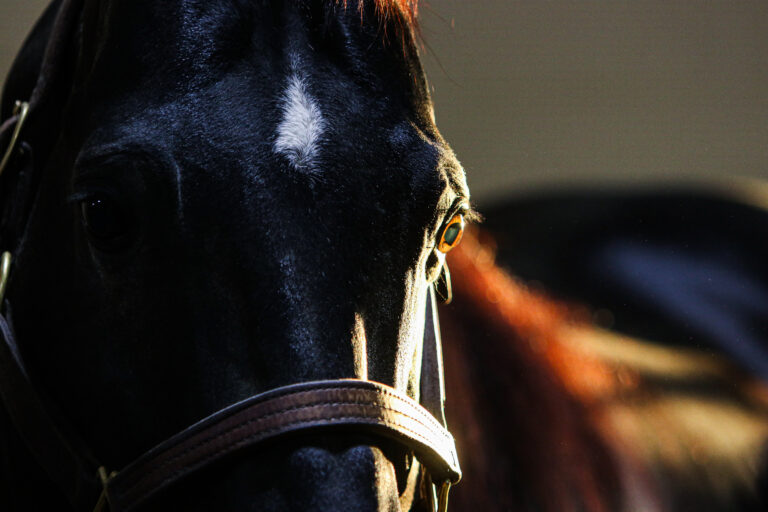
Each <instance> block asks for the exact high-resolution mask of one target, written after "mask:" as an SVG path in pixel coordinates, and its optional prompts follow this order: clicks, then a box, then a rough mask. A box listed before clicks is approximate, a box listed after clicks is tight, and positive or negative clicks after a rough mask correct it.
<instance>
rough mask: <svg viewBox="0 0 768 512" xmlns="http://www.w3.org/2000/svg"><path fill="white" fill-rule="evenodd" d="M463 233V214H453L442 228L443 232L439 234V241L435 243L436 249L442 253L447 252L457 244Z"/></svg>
mask: <svg viewBox="0 0 768 512" xmlns="http://www.w3.org/2000/svg"><path fill="white" fill-rule="evenodd" d="M463 235H464V216H463V215H462V214H460V213H459V214H456V215H454V216H453V217H452V218H451V220H450V221H449V222H448V223H447V224H446V225H445V227H444V228H443V232H442V234H441V235H440V242H439V243H438V244H437V249H438V250H439V251H440V252H442V253H447V252H448V251H450V250H451V249H453V248H454V247H456V246H457V245H459V242H461V237H462V236H463Z"/></svg>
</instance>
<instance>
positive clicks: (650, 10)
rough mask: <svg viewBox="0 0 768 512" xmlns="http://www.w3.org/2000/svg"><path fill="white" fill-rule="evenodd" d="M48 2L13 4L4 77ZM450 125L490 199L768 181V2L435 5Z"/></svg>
mask: <svg viewBox="0 0 768 512" xmlns="http://www.w3.org/2000/svg"><path fill="white" fill-rule="evenodd" d="M46 3H47V1H45V0H0V76H5V73H6V71H7V68H8V66H9V65H10V61H11V59H12V57H13V55H14V54H15V52H16V51H17V49H18V46H19V44H20V43H21V40H22V38H23V37H24V35H25V33H26V31H27V30H28V28H29V27H30V26H31V24H32V22H33V21H34V19H35V18H36V16H37V15H38V14H39V13H40V12H41V11H42V9H43V7H44V5H45V4H46ZM421 14H422V23H423V33H424V37H425V40H426V43H427V45H428V50H427V51H426V52H425V64H426V66H427V71H428V74H429V77H430V81H431V83H432V86H433V87H434V97H435V102H436V110H437V118H438V125H439V126H440V128H441V130H442V131H443V134H444V135H445V136H446V138H447V139H448V140H449V141H450V142H451V143H452V145H453V147H454V149H455V150H456V152H457V154H458V155H459V158H460V159H461V161H462V162H463V163H464V165H465V167H466V168H467V171H468V173H469V180H470V186H471V187H472V189H473V192H474V195H475V197H476V198H477V199H479V200H480V202H481V203H483V202H488V201H491V200H492V199H493V198H495V197H499V196H501V195H507V194H511V193H526V192H528V191H530V190H533V189H541V188H552V187H563V186H574V185H586V186H596V185H607V184H621V185H628V186H637V185H640V184H644V183H649V182H652V183H658V182H662V183H668V182H679V181H700V180H702V179H706V178H707V177H711V176H726V177H731V176H737V175H738V176H752V177H768V2H765V1H764V0H739V1H738V2H737V1H730V2H726V1H714V0H709V1H706V0H645V1H639V0H624V1H620V0H611V1H608V0H605V1H596V0H592V1H586V0H585V1H578V2H574V1H572V0H550V1H547V2H541V1H532V0H529V1H514V0H431V1H429V2H426V1H424V3H423V4H422V9H421Z"/></svg>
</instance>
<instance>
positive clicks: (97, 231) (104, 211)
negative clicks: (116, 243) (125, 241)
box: [80, 195, 128, 242]
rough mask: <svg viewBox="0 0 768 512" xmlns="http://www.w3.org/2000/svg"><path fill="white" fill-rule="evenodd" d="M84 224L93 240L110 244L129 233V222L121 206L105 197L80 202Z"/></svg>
mask: <svg viewBox="0 0 768 512" xmlns="http://www.w3.org/2000/svg"><path fill="white" fill-rule="evenodd" d="M80 212H81V214H82V217H83V223H84V224H85V228H86V229H87V230H88V234H90V235H91V236H92V237H93V238H95V239H96V240H98V241H103V242H108V241H112V240H115V239H117V238H119V237H121V236H122V235H124V234H126V233H127V232H128V222H127V219H126V216H125V214H124V213H123V211H122V210H121V208H120V207H119V205H118V204H117V203H116V202H115V201H114V200H112V199H110V198H108V197H106V196H104V195H96V196H92V197H89V198H87V199H84V200H83V201H81V202H80Z"/></svg>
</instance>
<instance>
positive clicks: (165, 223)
mask: <svg viewBox="0 0 768 512" xmlns="http://www.w3.org/2000/svg"><path fill="white" fill-rule="evenodd" d="M299 5H300V7H299ZM398 30H399V29H397V28H396V27H395V26H394V25H392V24H389V23H385V24H380V22H379V20H378V18H377V17H376V15H375V13H374V11H373V8H372V7H365V8H364V9H363V15H362V16H361V14H360V12H358V11H356V9H354V8H351V7H350V8H349V9H348V10H347V11H345V10H343V9H342V8H339V7H336V8H334V7H329V6H326V5H325V3H324V2H319V1H318V2H292V1H286V2H240V1H235V0H228V1H216V2H210V1H205V2H203V1H199V2H193V1H183V2H182V1H173V2H149V1H146V2H144V1H142V2H138V1H135V0H131V1H128V0H125V1H113V2H88V3H87V4H86V9H85V11H84V16H83V27H82V31H81V34H80V35H79V38H78V40H79V47H78V49H77V52H78V53H77V54H78V56H79V57H78V61H77V66H76V68H75V69H74V72H73V76H74V77H75V78H74V87H73V90H72V94H71V97H70V98H69V101H68V106H67V109H66V110H65V114H64V117H63V124H62V128H61V135H60V137H59V141H58V143H57V144H56V147H55V149H54V151H53V154H52V156H51V158H50V160H49V165H48V166H47V169H48V170H47V174H46V178H45V180H44V182H43V185H42V188H41V192H40V194H39V196H38V198H37V200H36V205H35V208H34V211H33V215H32V218H31V222H30V224H29V227H28V230H27V235H26V238H25V241H24V243H23V246H22V248H21V250H20V252H19V254H18V256H17V258H16V262H17V263H16V270H15V274H14V281H13V285H12V289H11V290H10V292H9V293H10V294H11V300H12V302H13V303H15V304H18V306H15V309H14V316H15V323H16V329H17V331H18V336H19V339H24V340H30V341H27V342H25V344H26V345H27V346H28V350H29V358H30V361H31V366H32V367H33V368H35V370H36V373H37V375H38V376H39V378H40V379H41V380H42V381H43V382H44V384H45V387H46V388H47V390H48V391H49V392H50V393H51V394H52V395H53V397H54V399H55V400H56V401H57V402H58V403H59V404H61V408H62V410H64V411H66V413H67V416H68V417H69V419H70V420H71V421H72V422H73V423H74V425H75V427H76V429H77V430H78V431H79V432H80V433H81V434H82V436H83V437H84V438H85V439H86V440H89V442H90V443H91V445H92V447H93V451H94V452H95V453H96V455H97V456H98V457H99V458H100V459H101V460H103V461H104V462H105V463H106V464H107V465H111V467H114V468H120V467H122V466H123V465H125V464H127V463H128V462H130V461H131V460H132V459H133V458H135V457H136V456H137V455H139V454H140V453H142V452H143V451H145V450H146V449H147V448H149V447H151V446H152V445H153V444H155V443H157V442H159V441H161V440H162V439H164V438H166V437H167V436H169V435H171V434H173V433H174V432H176V431H178V430H180V429H182V428H184V427H185V426H186V425H188V424H190V423H191V422H193V421H196V420H197V419H199V418H201V417H203V416H205V415H207V414H210V413H211V412H213V411H215V410H217V409H220V408H222V407H224V406H226V405H228V404H230V403H232V402H235V401H237V400H240V399H243V398H245V397H247V396H250V395H253V394H255V393H258V392H260V391H264V390H267V389H270V388H273V387H276V386H280V385H285V384H289V383H294V382H301V381H307V380H316V379H334V378H345V377H358V378H368V379H371V380H375V381H379V382H383V383H386V384H389V385H392V386H394V387H396V388H398V389H401V390H403V391H404V392H408V393H410V394H411V395H412V396H415V395H416V394H417V393H418V392H417V391H416V390H417V389H418V379H419V368H418V365H416V364H414V362H415V361H416V360H417V359H418V352H419V350H420V343H421V339H422V329H423V325H424V318H423V315H424V307H425V300H426V296H427V288H428V285H429V282H430V280H431V279H433V278H434V275H435V272H436V269H437V267H438V266H439V265H440V258H439V257H437V254H438V253H437V252H436V250H435V245H436V238H437V237H438V233H439V231H440V228H441V226H442V225H443V223H444V221H445V220H446V217H447V216H449V215H451V212H452V208H454V207H455V205H457V204H458V203H460V202H461V201H462V200H465V199H466V197H467V194H468V193H467V190H466V185H465V182H464V177H463V171H462V170H461V168H460V167H459V165H458V163H457V162H456V160H455V159H454V157H453V155H452V153H451V151H450V150H449V149H448V147H447V146H446V145H445V143H444V142H443V140H442V139H441V137H440V135H439V134H438V132H437V130H436V128H435V126H434V123H433V118H432V113H431V112H432V110H431V104H430V100H429V96H428V93H427V90H426V85H425V81H424V79H423V76H422V71H421V68H420V65H419V62H418V57H417V54H416V51H415V47H414V43H413V41H412V39H411V38H410V36H408V31H407V30H404V31H398ZM384 31H386V32H387V33H388V40H389V43H387V44H385V43H384V42H383V39H384V38H383V37H382V35H383V33H384ZM401 36H402V37H401ZM403 42H404V44H403ZM30 297H33V298H32V299H30ZM42 319H45V320H44V321H41V320H42ZM409 466H411V464H410V463H409V459H408V458H407V457H406V456H405V454H404V453H403V452H402V451H401V450H399V449H396V448H394V447H392V446H390V445H388V444H387V443H384V442H379V441H378V440H375V439H369V438H365V437H355V436H349V437H345V438H343V439H341V438H337V437H331V436H327V437H323V436H313V437H311V438H306V439H302V440H301V441H300V442H296V440H291V441H290V442H286V443H283V444H278V445H274V446H273V447H271V448H270V449H269V450H264V449H259V450H258V451H257V452H254V453H248V454H243V455H241V456H238V457H236V458H235V459H233V460H228V461H226V462H225V463H224V464H221V465H219V466H216V467H214V468H213V469H211V470H207V471H205V472H203V473H201V474H200V475H198V476H197V477H194V478H193V479H190V480H189V482H188V483H187V484H184V485H181V486H179V487H178V488H177V489H174V490H173V491H172V492H169V493H167V496H165V495H164V496H161V497H160V498H159V499H157V500H155V501H154V502H153V503H154V505H155V506H157V507H166V508H168V507H169V506H170V505H169V503H172V504H173V506H172V507H171V508H172V509H185V510H203V509H205V510H210V509H213V508H215V509H216V510H230V509H231V510H246V509H247V510H310V509H311V510H398V507H402V508H404V509H407V508H408V507H410V501H411V499H412V498H411V494H412V492H413V486H414V485H415V481H416V476H415V475H416V473H415V471H410V473H409V471H408V467H409ZM409 475H410V476H409ZM203 482H204V485H201V484H202V483H203ZM168 500H170V501H168ZM151 506H152V504H150V508H151Z"/></svg>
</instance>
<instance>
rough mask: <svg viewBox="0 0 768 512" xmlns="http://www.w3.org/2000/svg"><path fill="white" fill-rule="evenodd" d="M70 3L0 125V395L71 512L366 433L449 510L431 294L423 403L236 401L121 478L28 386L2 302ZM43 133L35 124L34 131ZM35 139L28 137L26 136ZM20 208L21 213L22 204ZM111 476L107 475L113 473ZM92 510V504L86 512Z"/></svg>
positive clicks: (371, 394) (388, 398)
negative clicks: (404, 459)
mask: <svg viewBox="0 0 768 512" xmlns="http://www.w3.org/2000/svg"><path fill="white" fill-rule="evenodd" d="M77 4H78V2H77V0H64V1H63V2H62V5H61V7H60V8H59V11H58V14H57V17H56V22H55V24H54V29H53V33H52V36H51V38H50V40H49V43H48V47H47V50H46V55H45V59H44V61H43V65H42V69H41V71H40V75H41V76H40V79H39V80H38V83H37V85H36V87H35V89H34V91H33V93H32V95H31V99H30V102H29V103H17V108H16V110H15V112H14V113H13V116H12V117H11V118H10V119H8V120H7V121H6V122H5V123H3V124H2V125H0V151H2V148H6V150H5V151H4V153H3V156H2V160H0V178H1V179H2V183H3V189H4V190H5V193H4V197H5V198H10V197H13V198H14V199H13V202H14V203H15V204H14V205H10V206H8V207H6V208H5V212H4V214H3V225H2V226H3V227H2V233H3V238H2V244H3V247H0V249H5V250H6V252H4V253H3V255H2V260H1V261H0V305H4V308H5V311H4V314H3V313H0V338H2V342H1V343H0V396H1V397H2V400H3V403H4V405H5V408H6V409H7V411H8V413H9V415H10V417H11V419H12V421H13V423H14V426H15V427H16V429H17V430H18V433H19V435H20V436H21V437H22V439H23V440H24V442H25V444H26V446H27V448H28V449H29V451H30V452H31V453H32V454H33V455H34V457H35V459H36V460H37V462H38V463H39V464H40V465H41V466H42V467H43V468H44V469H45V471H46V473H47V474H48V476H49V477H50V478H51V479H52V480H53V481H54V482H55V483H56V484H57V485H58V487H59V488H60V489H61V490H62V491H63V492H64V493H65V494H66V496H67V497H68V499H69V501H70V502H71V503H72V505H73V506H75V507H76V508H78V509H83V510H88V509H91V508H93V509H94V510H95V511H102V510H107V509H108V510H111V511H112V512H128V511H131V510H134V509H135V508H136V507H138V506H140V505H141V504H142V503H144V502H145V501H146V500H147V499H149V498H150V497H152V496H154V495H155V494H156V493H158V492H160V491H162V490H163V489H165V488H167V487H169V486H170V485H172V484H174V483H176V482H178V481H180V480H183V479H184V478H186V477H187V476H189V475H190V474H192V473H195V472H197V471H199V470H201V469H203V468H205V467H207V466H209V465H210V464H212V463H214V462H217V461H219V460H220V459H222V458H224V457H227V456H228V455H231V454H232V453H234V452H237V451H240V450H243V449H245V448H251V447H254V446H259V445H263V444H264V443H266V442H268V441H270V440H274V439H277V438H286V437H289V436H291V435H295V434H299V433H306V432H307V431H311V432H313V433H314V432H323V433H326V432H331V433H332V432H347V431H350V430H352V431H354V432H357V433H366V434H371V435H373V436H376V437H384V438H388V439H392V440H394V441H396V442H398V443H401V444H402V445H404V446H405V447H407V448H408V449H410V450H412V451H413V453H414V454H415V455H416V457H417V458H418V459H419V461H420V462H421V464H422V466H423V468H425V471H424V478H425V480H426V481H425V482H422V484H426V485H423V487H424V488H426V489H428V492H427V498H428V499H429V500H430V502H431V508H432V510H435V511H439V512H444V511H445V510H446V509H447V501H448V490H449V489H450V486H451V485H452V484H455V483H456V482H458V481H459V479H460V478H461V470H460V468H459V462H458V458H457V454H456V448H455V444H454V441H453V437H452V436H451V434H450V433H449V432H448V430H447V428H446V425H445V417H444V414H443V403H444V386H443V369H442V353H441V345H440V335H439V326H438V320H437V311H436V307H435V294H434V291H433V289H432V286H430V288H429V297H428V300H427V307H426V312H425V328H424V339H423V346H422V364H421V369H420V370H421V385H420V398H419V400H420V403H419V402H416V401H415V400H414V399H412V398H410V397H408V396H406V395H405V394H403V393H401V392H400V391H397V390H396V389H394V388H392V387H390V386H387V385H384V384H380V383H376V382H371V381H366V380H357V379H336V380H326V381H318V382H303V383H298V384H292V385H289V386H283V387H279V388H276V389H272V390H269V391H266V392H264V393H260V394H257V395H255V396H251V397H249V398H247V399H245V400H243V401H241V402H238V403H236V404H232V405H230V406H228V407H225V408H224V409H221V410H219V411H218V412H216V413H214V414H212V415H210V416H208V417H207V418H205V419H203V420H201V421H199V422H197V423H195V424H194V425H192V426H190V427H188V428H187V429H185V430H183V431H181V432H179V433H178V434H176V435H174V436H172V437H170V438H169V439H167V440H166V441H164V442H162V443H160V444H159V445H157V446H156V447H154V448H152V449H151V450H149V451H148V452H146V453H145V454H144V455H142V456H140V457H139V458H137V459H136V460H135V461H134V462H132V463H131V464H129V465H128V466H127V467H125V468H123V469H121V470H120V471H118V472H110V471H108V470H107V469H106V468H105V467H104V466H102V465H101V464H100V463H99V462H98V461H97V460H96V459H95V458H94V457H93V456H92V455H91V453H90V450H89V449H88V445H87V443H85V442H84V441H83V440H82V439H80V438H79V437H78V436H77V434H75V432H74V431H73V429H72V428H71V427H70V426H69V425H68V424H67V422H66V421H65V420H64V419H63V415H62V414H57V413H56V411H57V409H56V407H55V406H54V404H52V403H51V401H49V400H48V399H47V398H46V396H45V395H44V393H42V392H41V390H39V389H38V388H37V387H36V386H35V385H34V383H33V382H32V381H31V380H30V378H29V373H28V372H27V368H26V366H25V364H24V361H23V358H22V354H21V351H20V350H19V347H18V345H17V343H16V339H15V336H14V331H13V326H12V323H11V305H10V304H8V302H7V301H4V293H5V287H6V284H7V282H8V277H9V271H10V266H11V265H10V263H11V252H10V251H11V250H13V249H15V247H16V246H17V245H18V243H19V239H20V238H21V235H22V234H23V232H24V228H25V226H26V221H27V219H28V210H29V205H30V204H31V199H32V196H33V195H34V193H35V188H36V187H35V186H34V183H36V182H37V181H39V175H40V173H41V169H39V168H36V166H35V163H34V160H33V158H32V149H33V148H34V147H35V140H34V139H35V137H34V135H32V134H30V135H29V136H28V137H27V136H25V135H26V134H27V128H28V127H29V125H30V124H34V123H35V118H36V116H35V114H36V113H37V111H38V109H39V108H40V105H41V104H42V103H44V102H43V101H42V100H43V99H44V98H45V95H46V92H47V91H46V89H47V88H49V87H51V83H52V81H53V80H52V79H51V76H52V74H53V72H54V70H55V64H56V61H57V60H58V59H59V55H60V52H61V51H62V50H61V48H60V46H61V45H62V44H63V42H64V41H65V40H66V35H67V34H68V33H71V29H72V26H73V24H74V23H75V21H76V18H77V16H76V11H77V9H76V6H77ZM40 129H41V128H38V130H40ZM33 132H34V130H33ZM19 203H21V206H19ZM110 469H114V468H110ZM94 503H95V508H94Z"/></svg>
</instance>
